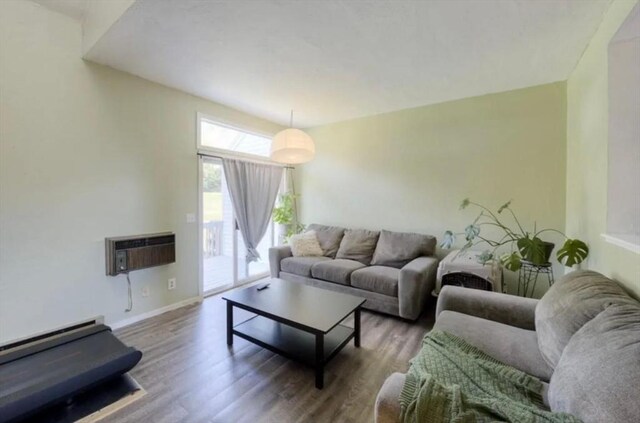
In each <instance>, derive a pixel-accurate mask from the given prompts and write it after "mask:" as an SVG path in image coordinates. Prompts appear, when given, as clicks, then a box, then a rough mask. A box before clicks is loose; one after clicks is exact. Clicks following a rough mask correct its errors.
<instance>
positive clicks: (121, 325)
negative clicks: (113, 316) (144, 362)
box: [109, 296, 203, 330]
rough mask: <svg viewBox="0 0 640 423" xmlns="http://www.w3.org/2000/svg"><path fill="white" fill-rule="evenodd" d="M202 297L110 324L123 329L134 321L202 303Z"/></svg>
mask: <svg viewBox="0 0 640 423" xmlns="http://www.w3.org/2000/svg"><path fill="white" fill-rule="evenodd" d="M202 299H203V298H202V297H200V296H198V297H191V298H187V299H186V300H182V301H178V302H177V303H173V304H169V305H168V306H164V307H160V308H157V309H155V310H151V311H147V312H146V313H142V314H138V315H137V316H133V317H130V318H128V319H123V320H119V321H117V322H115V323H111V324H109V326H110V327H111V329H113V330H116V329H122V328H124V327H126V326H130V325H132V324H134V323H138V322H141V321H143V320H147V319H150V318H152V317H155V316H159V315H161V314H164V313H167V312H169V311H173V310H176V309H178V308H182V307H186V306H188V305H191V304H196V303H201V302H202Z"/></svg>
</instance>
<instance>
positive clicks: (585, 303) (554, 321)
mask: <svg viewBox="0 0 640 423" xmlns="http://www.w3.org/2000/svg"><path fill="white" fill-rule="evenodd" d="M629 301H632V299H631V297H629V296H628V295H627V294H626V293H625V292H624V290H623V289H622V288H621V287H620V285H618V284H617V283H616V282H614V281H612V280H611V279H609V278H607V277H605V276H603V275H601V274H600V273H597V272H593V271H589V270H578V271H575V272H571V273H569V274H567V275H565V276H563V277H562V278H560V279H559V280H558V281H557V282H556V283H555V284H553V286H552V287H551V288H549V290H548V291H547V292H546V293H545V294H544V296H543V297H542V298H541V299H540V301H539V302H538V304H537V305H536V314H535V320H536V334H537V336H538V347H539V348H540V353H542V357H543V358H544V359H545V361H546V362H547V363H548V364H549V366H551V368H555V367H556V365H557V364H558V361H559V360H560V356H561V355H562V351H563V350H564V347H565V346H566V345H567V343H568V342H569V339H571V337H572V336H573V334H574V333H576V332H577V331H578V329H580V328H581V327H582V326H583V325H584V324H585V323H587V322H588V321H589V320H591V319H593V318H594V317H596V316H597V315H598V314H599V313H600V312H601V311H603V310H604V309H605V308H606V307H607V306H609V305H611V304H614V303H622V302H629Z"/></svg>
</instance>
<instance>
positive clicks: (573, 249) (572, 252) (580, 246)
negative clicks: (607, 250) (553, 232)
mask: <svg viewBox="0 0 640 423" xmlns="http://www.w3.org/2000/svg"><path fill="white" fill-rule="evenodd" d="M588 255H589V247H587V244H585V243H584V242H583V241H580V240H579V239H568V240H566V241H565V242H564V245H563V246H562V248H560V249H559V250H558V252H557V253H556V258H557V259H558V261H559V262H560V263H562V264H564V265H565V266H568V267H572V266H574V265H576V264H579V263H582V262H583V261H584V259H586V258H587V256H588Z"/></svg>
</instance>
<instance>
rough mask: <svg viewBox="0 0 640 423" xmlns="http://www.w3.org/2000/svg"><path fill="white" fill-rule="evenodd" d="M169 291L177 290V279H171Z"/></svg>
mask: <svg viewBox="0 0 640 423" xmlns="http://www.w3.org/2000/svg"><path fill="white" fill-rule="evenodd" d="M167 289H169V290H171V289H176V278H171V279H169V283H168V284H167Z"/></svg>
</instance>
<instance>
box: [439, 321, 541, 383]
mask: <svg viewBox="0 0 640 423" xmlns="http://www.w3.org/2000/svg"><path fill="white" fill-rule="evenodd" d="M433 328H434V329H439V330H442V331H445V332H449V333H450V334H452V335H455V336H458V337H460V338H463V339H464V340H465V341H467V342H468V343H470V344H471V345H473V346H475V347H477V348H480V349H481V350H482V351H484V352H485V353H487V354H489V355H490V356H491V357H493V358H495V359H496V360H498V361H500V362H502V363H504V364H508V365H509V366H512V367H515V368H516V369H519V370H522V371H523V372H525V373H528V374H530V375H532V376H535V377H537V378H540V379H542V380H544V381H549V379H550V378H551V374H552V373H553V370H552V369H551V367H549V365H548V364H547V363H546V361H545V360H544V358H542V355H541V354H540V350H539V349H538V338H537V336H536V333H535V332H534V331H532V330H526V329H520V328H517V327H515V326H509V325H505V324H503V323H498V322H494V321H492V320H487V319H482V318H480V317H475V316H470V315H468V314H463V313H458V312H456V311H449V310H445V311H443V312H441V313H440V314H439V315H438V320H436V324H435V325H434V327H433Z"/></svg>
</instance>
